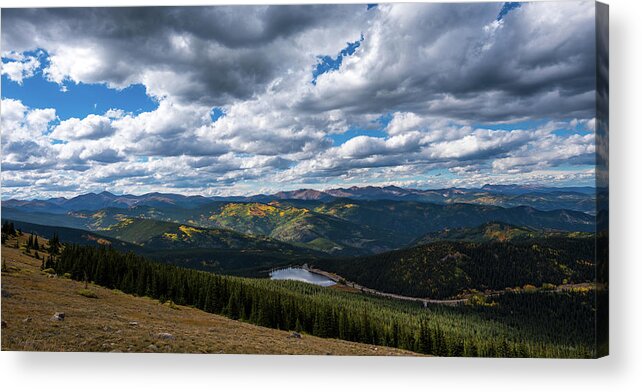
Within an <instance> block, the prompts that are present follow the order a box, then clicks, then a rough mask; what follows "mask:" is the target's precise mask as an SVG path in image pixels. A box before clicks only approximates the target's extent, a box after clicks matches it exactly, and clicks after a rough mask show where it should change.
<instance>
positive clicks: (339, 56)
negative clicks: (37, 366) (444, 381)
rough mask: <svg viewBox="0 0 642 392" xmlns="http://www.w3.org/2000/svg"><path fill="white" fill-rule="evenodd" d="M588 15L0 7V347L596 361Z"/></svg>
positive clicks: (597, 276)
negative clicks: (536, 358) (0, 234)
mask: <svg viewBox="0 0 642 392" xmlns="http://www.w3.org/2000/svg"><path fill="white" fill-rule="evenodd" d="M608 117H609V116H608V8H607V6H605V5H602V4H598V3H594V2H590V1H570V2H569V1H564V2H531V3H516V2H510V3H447V4H440V3H414V4H385V3H383V4H368V5H366V4H356V5H287V6H284V5H275V6H252V5H246V6H208V7H146V8H55V9H54V8H51V9H47V8H35V9H3V10H2V221H3V223H2V349H3V350H18V351H21V350H27V351H120V352H187V353H246V354H257V353H260V354H333V355H430V356H467V357H474V356H482V357H544V358H596V357H600V356H603V355H607V354H608V308H607V306H608Z"/></svg>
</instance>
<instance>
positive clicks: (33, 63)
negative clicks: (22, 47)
mask: <svg viewBox="0 0 642 392" xmlns="http://www.w3.org/2000/svg"><path fill="white" fill-rule="evenodd" d="M2 57H3V58H6V59H10V60H13V61H7V62H5V61H3V62H2V75H7V77H8V78H9V79H10V80H12V81H14V82H16V83H18V84H22V81H23V79H28V78H30V77H32V76H33V75H34V74H35V72H36V70H37V69H38V67H40V60H39V59H38V56H25V55H23V54H21V53H16V52H9V53H6V54H5V53H3V55H2Z"/></svg>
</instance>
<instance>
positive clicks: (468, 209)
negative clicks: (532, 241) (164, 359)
mask: <svg viewBox="0 0 642 392" xmlns="http://www.w3.org/2000/svg"><path fill="white" fill-rule="evenodd" d="M593 192H595V189H594V188H572V189H571V190H568V189H565V188H543V187H523V186H490V185H487V186H484V187H482V188H480V189H475V190H471V189H460V188H450V189H443V190H427V191H425V190H414V189H404V188H399V187H393V186H389V187H363V188H356V187H352V188H338V189H331V190H328V191H315V190H310V189H304V190H298V191H292V192H279V193H276V194H274V195H256V196H250V197H228V198H221V197H204V196H183V195H176V194H161V193H149V194H145V195H140V196H134V195H120V196H119V195H114V194H112V193H109V192H102V193H99V194H95V193H89V194H85V195H80V196H76V197H73V198H69V199H67V198H54V199H48V200H6V201H3V202H2V219H3V220H7V219H11V220H13V221H16V222H21V224H22V225H25V226H28V225H31V228H32V229H33V228H34V227H35V229H36V232H38V233H41V235H45V236H46V235H47V234H46V233H51V232H53V231H57V232H59V233H60V234H61V239H62V240H63V241H70V242H78V243H84V244H86V243H98V244H109V245H111V246H115V247H117V248H119V249H121V250H125V251H130V250H131V251H134V252H136V253H141V254H145V255H148V256H150V257H154V258H156V259H160V260H163V261H167V262H171V263H176V264H181V265H187V266H189V267H191V268H200V269H207V270H211V271H217V272H225V273H234V274H240V275H252V276H254V275H256V274H259V275H260V274H262V273H264V271H266V270H269V269H270V268H275V267H277V266H279V265H287V264H303V263H304V262H309V261H314V260H318V259H323V258H328V257H329V258H337V257H338V258H345V257H356V256H368V255H376V254H381V253H384V252H389V251H393V250H401V249H405V248H409V247H412V246H419V245H422V244H429V243H432V242H436V241H466V240H470V239H471V238H475V240H476V241H478V242H488V241H495V240H502V239H509V240H515V239H529V238H540V239H542V238H551V237H555V236H559V235H561V236H563V237H569V236H592V235H593V233H594V232H595V228H596V217H595V216H594V215H592V214H589V213H587V212H586V211H585V210H586V209H588V206H589V205H590V204H591V203H593V204H594V202H595V194H594V193H593ZM518 201H520V202H519V203H518ZM521 202H523V203H521ZM520 203H521V204H520ZM513 204H519V205H513ZM558 205H560V206H570V207H572V208H561V207H558V208H553V207H555V206H558ZM537 207H540V208H537ZM34 225H35V226H34ZM36 226H37V227H36ZM559 233H562V234H559ZM578 233H579V234H578ZM582 233H584V234H582Z"/></svg>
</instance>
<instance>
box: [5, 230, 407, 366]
mask: <svg viewBox="0 0 642 392" xmlns="http://www.w3.org/2000/svg"><path fill="white" fill-rule="evenodd" d="M24 241H26V237H24V238H23V239H22V240H21V242H22V243H24ZM11 242H13V241H11ZM43 253H44V252H42V253H41V254H43ZM2 257H4V258H6V262H7V267H8V272H4V273H2V320H3V321H4V322H6V326H3V327H2V345H1V347H2V350H12V351H114V352H181V353H247V354H308V355H415V354H413V353H410V352H406V351H403V350H396V349H391V348H387V347H377V346H372V345H366V344H359V343H352V342H346V341H342V340H337V339H321V338H317V337H314V336H308V335H303V336H302V338H300V339H298V338H291V337H290V335H291V333H290V332H287V331H278V330H274V329H269V328H263V327H258V326H255V325H251V324H247V323H243V322H240V321H235V320H230V319H228V318H225V317H222V316H218V315H213V314H209V313H206V312H203V311H200V310H197V309H194V308H190V307H185V306H173V307H171V306H167V305H163V304H160V303H159V302H158V301H156V300H153V299H150V298H140V297H135V296H132V295H128V294H124V293H122V292H119V291H116V290H109V289H106V288H104V287H100V286H96V285H93V284H89V285H88V288H87V289H85V288H84V283H82V282H76V281H72V280H70V279H66V278H63V277H54V276H53V275H51V274H47V273H45V272H43V271H40V268H39V267H40V263H41V261H40V260H36V259H35V258H33V257H30V256H27V255H24V254H22V253H21V252H20V251H19V250H18V249H15V248H11V247H6V246H4V245H3V246H2ZM85 290H87V291H89V292H91V293H94V294H95V295H96V296H97V297H98V298H88V297H87V296H85V295H84V294H81V293H83V292H85ZM55 312H64V313H65V319H64V321H52V320H51V317H52V316H53V314H54V313H55ZM3 324H4V323H3ZM163 334H171V338H170V337H167V336H164V335H163Z"/></svg>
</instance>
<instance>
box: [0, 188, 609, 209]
mask: <svg viewBox="0 0 642 392" xmlns="http://www.w3.org/2000/svg"><path fill="white" fill-rule="evenodd" d="M596 191H597V193H599V192H600V190H599V189H597V190H596V188H592V187H568V188H557V187H543V186H526V185H484V186H483V187H481V188H445V189H430V190H420V189H407V188H400V187H397V186H384V187H375V186H366V187H351V188H336V189H329V190H324V191H319V190H314V189H299V190H295V191H286V192H278V193H275V194H272V195H264V194H258V195H253V196H227V197H221V196H214V197H205V196H184V195H179V194H171V193H157V192H155V193H147V194H144V195H139V196H137V195H114V194H112V193H110V192H106V191H105V192H101V193H88V194H84V195H79V196H76V197H73V198H69V199H67V198H64V197H59V198H51V199H46V200H39V199H35V200H17V199H9V200H4V201H2V206H3V207H12V208H28V209H30V210H34V211H35V210H38V211H47V212H54V213H60V212H67V211H80V210H97V209H102V208H109V207H114V208H132V207H136V206H143V205H144V206H149V207H178V208H188V209H189V208H196V207H199V206H203V205H206V204H208V203H211V202H213V201H220V202H260V203H267V202H270V201H274V200H314V201H321V202H330V201H333V200H337V199H342V198H347V199H353V200H396V201H418V202H429V203H437V204H453V203H470V204H481V205H494V206H500V207H517V206H530V207H533V208H536V209H539V210H543V211H547V210H556V209H572V210H575V211H581V212H585V213H589V214H595V203H596Z"/></svg>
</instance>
